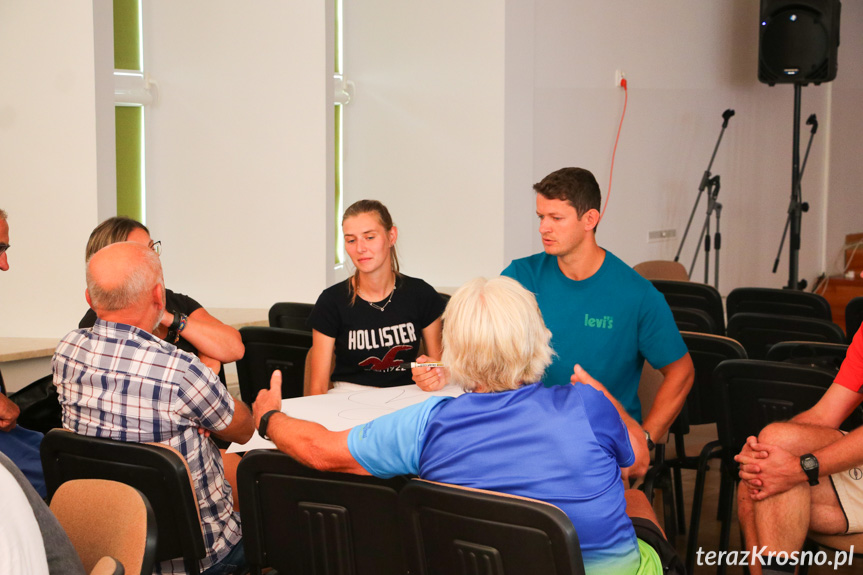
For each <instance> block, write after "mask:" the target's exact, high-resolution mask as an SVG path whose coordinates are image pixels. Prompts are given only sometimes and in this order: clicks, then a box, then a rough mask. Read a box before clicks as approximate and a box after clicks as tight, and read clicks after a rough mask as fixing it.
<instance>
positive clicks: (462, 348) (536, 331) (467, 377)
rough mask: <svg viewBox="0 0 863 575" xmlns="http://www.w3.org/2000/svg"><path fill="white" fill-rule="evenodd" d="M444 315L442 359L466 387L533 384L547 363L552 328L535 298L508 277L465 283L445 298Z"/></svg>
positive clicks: (453, 377) (495, 388)
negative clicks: (447, 298) (544, 320)
mask: <svg viewBox="0 0 863 575" xmlns="http://www.w3.org/2000/svg"><path fill="white" fill-rule="evenodd" d="M443 317H444V322H443V362H444V363H445V364H446V365H447V366H448V367H449V371H450V379H451V380H452V381H453V382H454V383H456V384H457V385H460V386H461V387H462V388H463V389H464V390H465V391H472V390H474V389H480V388H481V391H485V392H496V391H507V390H511V389H517V388H519V387H521V386H522V385H524V384H529V383H536V382H537V381H540V379H541V378H542V374H543V372H544V371H545V368H546V367H548V365H549V364H550V363H551V359H552V356H553V355H554V351H552V349H551V346H550V345H549V342H550V340H551V332H550V331H549V330H548V328H546V327H545V323H544V322H543V321H542V314H541V313H540V311H539V306H537V303H536V298H535V297H534V295H533V294H532V293H530V292H529V291H527V290H526V289H524V288H523V287H522V286H521V284H520V283H518V282H517V281H515V280H514V279H512V278H508V277H496V278H492V279H490V280H487V279H485V278H476V279H473V280H471V281H469V282H467V283H466V284H464V285H463V286H461V287H460V288H459V289H458V290H457V291H456V292H455V293H454V294H453V296H452V298H450V300H449V304H447V307H446V311H445V312H444V316H443Z"/></svg>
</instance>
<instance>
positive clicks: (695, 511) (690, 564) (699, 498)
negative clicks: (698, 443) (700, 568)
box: [686, 441, 721, 573]
mask: <svg viewBox="0 0 863 575" xmlns="http://www.w3.org/2000/svg"><path fill="white" fill-rule="evenodd" d="M720 453H721V447H720V445H719V442H718V441H711V442H710V443H708V444H707V445H705V446H704V448H703V449H702V450H701V453H700V454H699V456H698V467H697V468H696V472H695V492H694V493H693V496H692V512H691V515H690V517H689V540H688V541H687V544H686V572H687V573H694V572H695V553H696V550H697V549H698V532H699V529H700V527H701V507H702V505H703V503H704V484H705V483H706V479H707V470H708V469H709V468H708V466H707V464H708V462H709V461H710V459H712V458H715V457H718V456H719V454H720Z"/></svg>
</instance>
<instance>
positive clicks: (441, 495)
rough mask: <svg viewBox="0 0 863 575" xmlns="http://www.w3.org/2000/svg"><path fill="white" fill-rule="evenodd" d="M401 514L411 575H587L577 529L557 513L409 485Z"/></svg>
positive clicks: (531, 504) (528, 503)
mask: <svg viewBox="0 0 863 575" xmlns="http://www.w3.org/2000/svg"><path fill="white" fill-rule="evenodd" d="M399 510H400V515H401V521H402V529H403V532H404V538H405V550H406V552H407V556H408V563H409V565H410V573H411V574H412V575H431V574H441V573H446V574H447V575H476V574H479V573H482V574H485V575H504V574H507V573H519V574H520V573H543V574H545V575H564V574H565V575H578V574H583V573H584V572H585V571H584V564H583V563H582V558H581V548H580V547H579V544H578V535H577V534H576V532H575V528H574V527H573V525H572V521H570V520H569V517H567V516H566V514H565V513H564V512H563V511H562V510H560V509H559V508H557V507H555V506H553V505H548V504H546V503H543V502H541V501H536V500H531V499H524V498H516V497H508V496H505V495H501V494H499V493H492V492H488V491H480V490H473V489H470V490H469V489H462V488H458V487H454V486H451V485H441V484H436V483H428V482H425V481H411V482H410V484H409V485H407V486H405V488H404V489H402V491H401V493H400V494H399Z"/></svg>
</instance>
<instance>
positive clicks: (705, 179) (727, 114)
mask: <svg viewBox="0 0 863 575" xmlns="http://www.w3.org/2000/svg"><path fill="white" fill-rule="evenodd" d="M733 115H734V110H732V109H730V108H729V109H728V110H725V111H724V112H722V129H721V130H720V131H719V138H718V139H717V140H716V145H715V146H714V147H713V155H712V156H710V163H709V164H707V169H706V170H704V174H703V175H702V176H701V183H700V184H699V185H698V197H697V198H695V205H694V206H692V213H690V214H689V221H688V222H686V229H685V230H684V231H683V237H682V238H680V245H679V246H678V247H677V254H676V255H675V256H674V261H678V260H680V252H682V251H683V246H684V244H686V236H687V235H689V227H690V226H691V225H692V218H693V217H695V210H697V209H698V202H700V201H701V194H702V192H704V189H705V188H706V187H707V186H708V185H709V184H710V181H711V178H710V169H711V168H712V167H713V160H715V159H716V152H717V151H718V150H719V144H720V143H721V142H722V135H723V134H725V128H727V127H728V120H730V119H731V116H733ZM701 233H702V235H703V234H704V232H703V231H702V232H701ZM695 253H696V257H697V255H698V250H697V249H696V250H695ZM694 265H695V263H694V262H693V266H694ZM690 275H691V272H690Z"/></svg>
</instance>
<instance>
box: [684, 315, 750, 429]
mask: <svg viewBox="0 0 863 575" xmlns="http://www.w3.org/2000/svg"><path fill="white" fill-rule="evenodd" d="M680 335H681V336H683V342H684V343H685V344H686V348H687V349H688V350H689V357H690V358H692V365H693V367H694V368H695V380H694V381H693V383H692V388H691V389H690V390H689V395H688V396H687V397H686V403H685V404H684V406H683V409H682V410H681V412H680V415H678V416H677V419H676V420H675V422H674V424H673V425H672V427H671V431H672V432H673V433H675V434H678V433H682V434H686V433H689V426H690V425H702V424H705V423H716V409H717V401H718V399H719V398H718V396H717V394H716V386H715V385H714V382H713V371H714V370H715V369H716V366H717V365H719V364H720V363H722V362H723V361H725V360H727V359H746V350H745V349H743V346H742V345H740V343H738V342H737V341H735V340H733V339H731V338H729V337H723V336H720V335H712V334H705V333H692V332H681V334H680Z"/></svg>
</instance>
